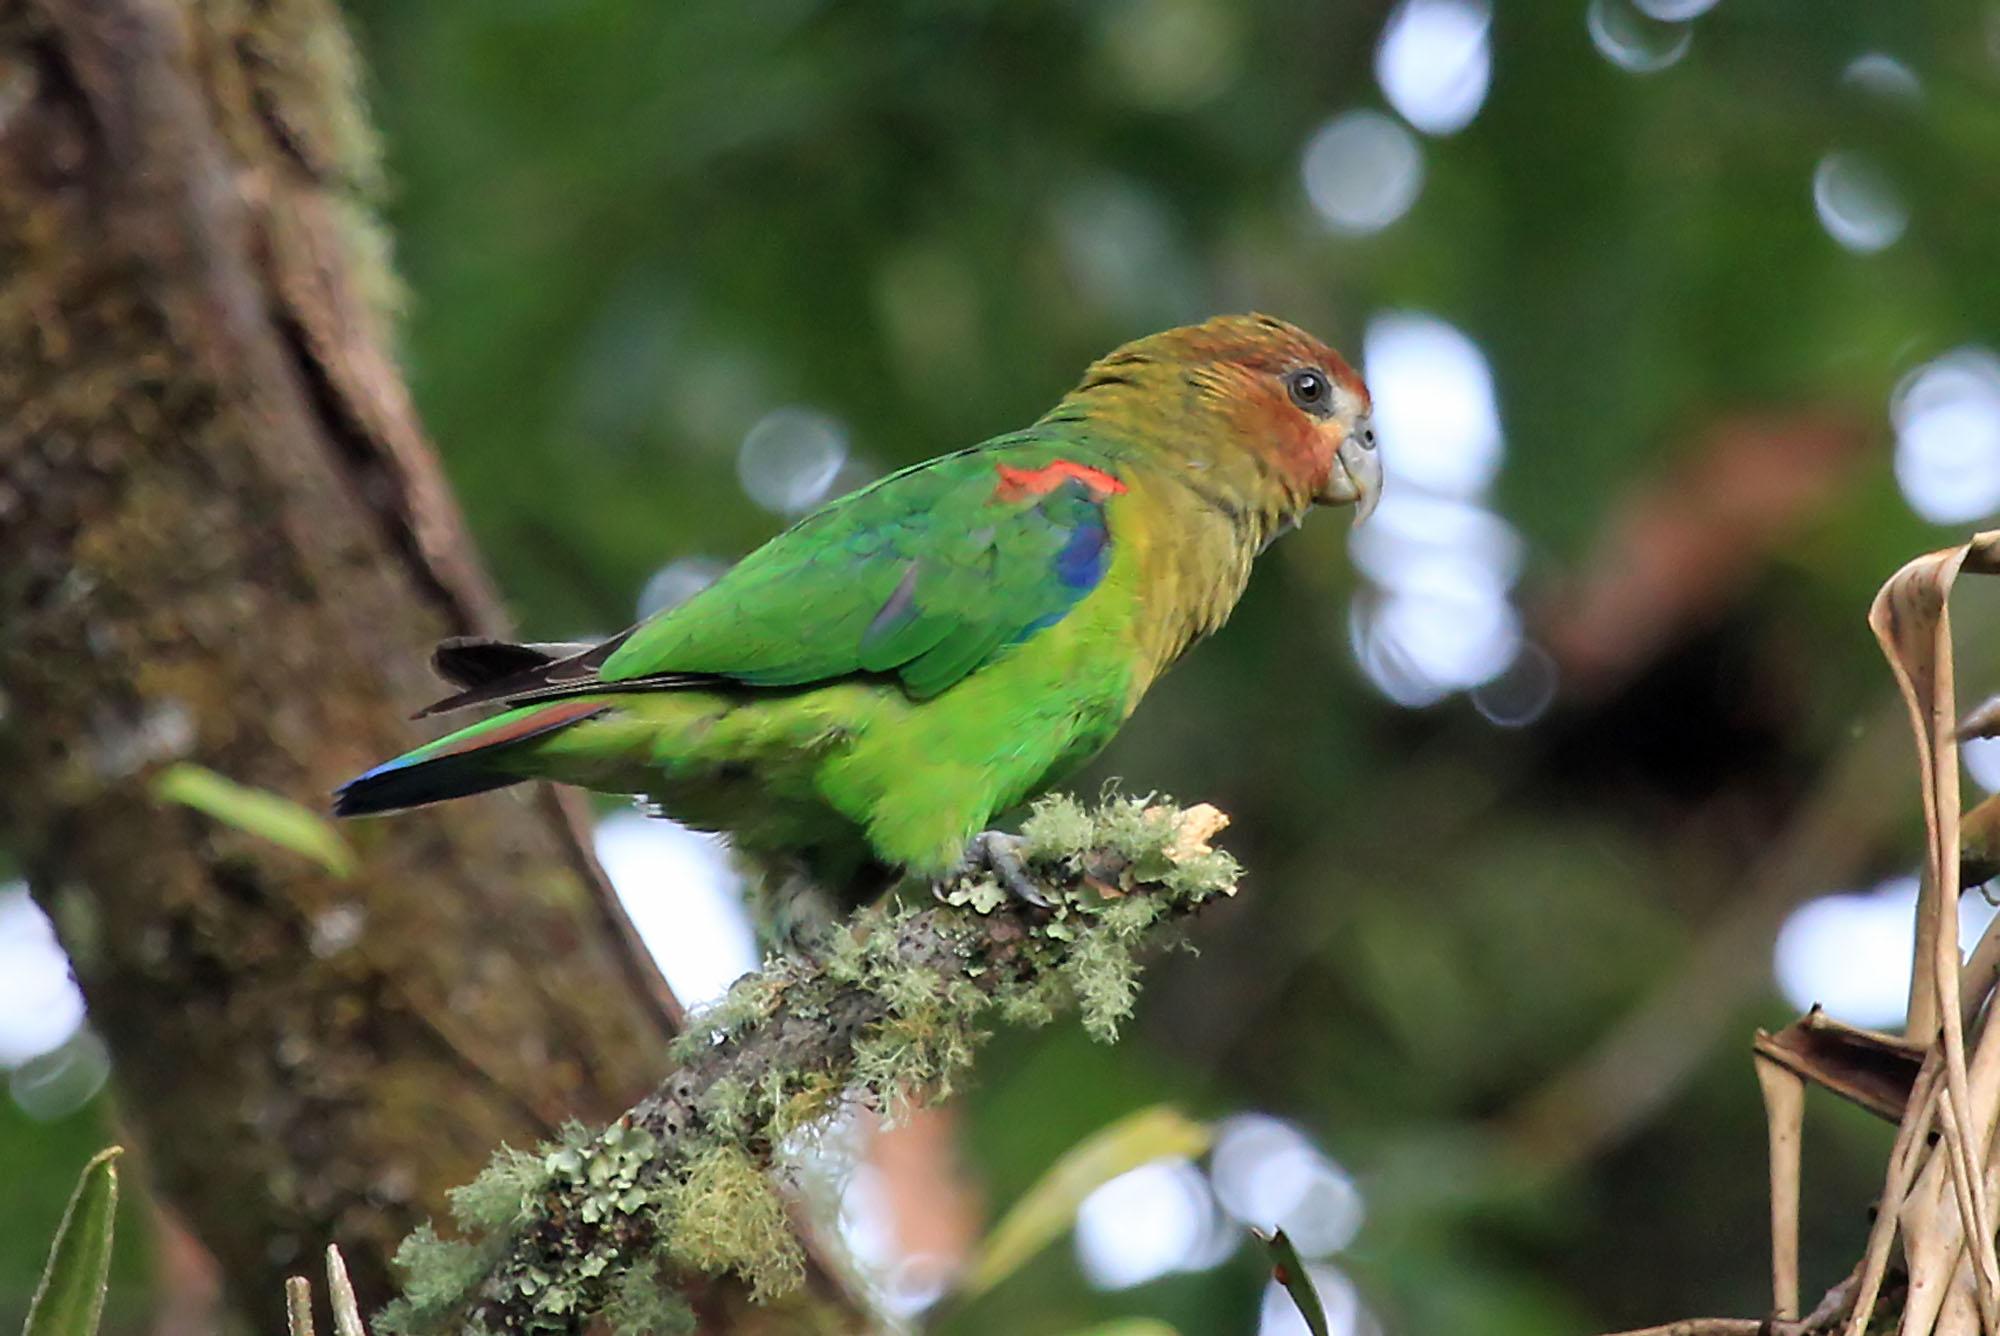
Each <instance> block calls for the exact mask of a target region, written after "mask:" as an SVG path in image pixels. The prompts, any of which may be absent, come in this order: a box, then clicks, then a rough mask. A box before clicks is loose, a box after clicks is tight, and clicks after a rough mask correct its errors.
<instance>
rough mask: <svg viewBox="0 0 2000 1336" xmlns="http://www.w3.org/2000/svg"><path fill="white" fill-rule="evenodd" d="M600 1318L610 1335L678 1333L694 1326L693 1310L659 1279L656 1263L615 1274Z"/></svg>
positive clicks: (672, 1334)
mask: <svg viewBox="0 0 2000 1336" xmlns="http://www.w3.org/2000/svg"><path fill="white" fill-rule="evenodd" d="M604 1318H605V1320H606V1321H607V1322H609V1323H610V1324H611V1331H612V1336H678V1334H679V1333H683V1332H691V1331H693V1330H694V1329H695V1317H694V1311H693V1310H692V1309H690V1308H689V1307H688V1306H687V1304H686V1303H684V1302H682V1300H681V1297H680V1296H679V1295H677V1294H675V1293H674V1292H673V1290H672V1289H670V1288H669V1287H668V1286H667V1285H666V1284H665V1283H664V1282H663V1281H662V1280H661V1279H660V1272H659V1268H658V1267H657V1266H635V1267H633V1268H632V1269H631V1270H629V1271H627V1272H626V1273H625V1274H624V1275H623V1276H621V1277H619V1279H618V1283H617V1284H616V1285H614V1286H613V1287H612V1290H611V1297H610V1298H609V1299H608V1300H606V1301H605V1304H604Z"/></svg>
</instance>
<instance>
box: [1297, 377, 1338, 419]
mask: <svg viewBox="0 0 2000 1336" xmlns="http://www.w3.org/2000/svg"><path fill="white" fill-rule="evenodd" d="M1285 389H1286V390H1288V391H1290V393H1291V396H1292V402H1293V403H1295V404H1297V405H1298V406H1299V407H1300V408H1302V409H1304V410H1305V411H1306V412H1308V413H1311V414H1312V415H1313V416H1314V417H1326V416H1327V415H1328V414H1330V413H1331V412H1332V411H1333V386H1332V385H1331V384H1330V383H1328V381H1327V378H1326V376H1325V375H1324V374H1323V373H1321V372H1318V371H1313V370H1310V369H1308V370H1305V371H1294V372H1292V373H1291V374H1290V375H1289V376H1286V377H1285Z"/></svg>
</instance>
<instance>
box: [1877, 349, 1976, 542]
mask: <svg viewBox="0 0 2000 1336" xmlns="http://www.w3.org/2000/svg"><path fill="white" fill-rule="evenodd" d="M1889 420H1890V422H1892V423H1893V424H1894V425H1895V428H1896V482H1897V484H1898V485H1899V486H1901V488H1902V489H1903V496H1904V497H1905V498H1906V499H1907V500H1908V501H1909V503H1910V505H1911V507H1912V508H1913V509H1914V510H1915V511H1916V512H1917V513H1918V514H1919V515H1922V516H1923V517H1924V518H1925V519H1927V520H1929V521H1931V522H1932V523H1933V524H1963V523H1966V522H1968V521H1971V520H1978V519H1984V518H1985V517H1987V516H1989V515H1992V514H1993V513H1994V512H1995V511H2000V357H1996V356H1995V355H1994V353H1993V351H1992V350H1991V349H1989V348H1980V347H1964V348H1955V349H1953V350H1952V351H1950V352H1948V353H1945V354H1944V355H1943V356H1941V357H1938V358H1936V359H1934V360H1933V361H1930V362H1927V363H1925V364H1924V365H1923V366H1920V367H1918V368H1917V369H1916V370H1915V371H1912V372H1911V373H1910V374H1909V375H1907V376H1905V377H1904V378H1903V380H1902V383H1901V384H1899V385H1898V386H1897V387H1896V390H1895V393H1894V394H1893V395H1892V396H1891V397H1890V401H1889Z"/></svg>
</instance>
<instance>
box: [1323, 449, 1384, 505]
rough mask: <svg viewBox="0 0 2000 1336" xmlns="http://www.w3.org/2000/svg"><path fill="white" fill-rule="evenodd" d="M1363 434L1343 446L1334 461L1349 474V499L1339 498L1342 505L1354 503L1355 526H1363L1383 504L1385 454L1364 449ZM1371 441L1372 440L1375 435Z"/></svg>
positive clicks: (1347, 497)
mask: <svg viewBox="0 0 2000 1336" xmlns="http://www.w3.org/2000/svg"><path fill="white" fill-rule="evenodd" d="M1360 435H1361V434H1360V433H1359V432H1356V433H1355V435H1353V436H1350V437H1348V438H1347V440H1345V441H1344V442H1342V443H1341V447H1340V450H1339V453H1337V454H1336V455H1335V456H1334V458H1335V459H1336V460H1338V461H1339V464H1340V467H1341V469H1342V470H1343V471H1345V472H1346V474H1347V483H1348V490H1349V491H1351V492H1352V495H1350V496H1338V495H1336V499H1338V500H1341V501H1352V502H1353V503H1354V522H1355V523H1356V524H1360V523H1361V522H1362V521H1364V520H1366V519H1367V518H1368V517H1369V516H1370V515H1372V514H1374V513H1375V507H1376V505H1378V504H1379V503H1380V502H1381V500H1382V452H1381V451H1379V450H1375V449H1372V448H1370V447H1368V446H1364V445H1363V444H1362V443H1361V439H1360ZM1370 439H1371V440H1372V439H1373V436H1372V433H1371V435H1370Z"/></svg>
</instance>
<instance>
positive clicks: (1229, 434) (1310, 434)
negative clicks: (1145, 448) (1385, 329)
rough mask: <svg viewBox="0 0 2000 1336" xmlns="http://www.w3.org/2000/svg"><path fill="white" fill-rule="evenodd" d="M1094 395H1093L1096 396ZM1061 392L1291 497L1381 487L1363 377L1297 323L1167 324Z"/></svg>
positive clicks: (1360, 500) (1373, 497)
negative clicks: (1073, 388)
mask: <svg viewBox="0 0 2000 1336" xmlns="http://www.w3.org/2000/svg"><path fill="white" fill-rule="evenodd" d="M1093 400H1095V401H1096V402H1093ZM1065 403H1066V404H1082V405H1088V406H1089V407H1091V408H1093V409H1097V408H1098V407H1099V405H1101V406H1102V411H1103V412H1104V414H1105V415H1106V416H1107V417H1109V418H1113V419H1119V418H1122V419H1125V420H1127V421H1131V422H1133V425H1135V426H1138V425H1143V426H1144V427H1145V428H1146V429H1147V430H1146V431H1145V433H1144V434H1145V436H1146V437H1147V438H1148V439H1149V440H1151V441H1152V442H1154V443H1155V448H1157V449H1159V450H1161V451H1163V452H1181V453H1187V452H1189V451H1190V449H1192V451H1193V452H1194V453H1192V454H1188V457H1187V458H1186V459H1185V460H1184V463H1185V464H1186V466H1188V467H1192V468H1197V469H1204V468H1206V469H1214V470H1216V471H1217V472H1218V473H1220V474H1223V475H1236V476H1242V477H1247V478H1250V479H1254V480H1255V481H1256V484H1258V485H1268V486H1274V487H1276V488H1277V489H1278V490H1279V491H1280V492H1282V493H1283V494H1284V497H1285V499H1286V501H1287V502H1288V503H1289V504H1290V505H1291V506H1292V507H1294V508H1296V509H1299V510H1303V509H1305V508H1306V507H1307V506H1309V505H1313V504H1319V505H1337V506H1345V505H1351V506H1353V507H1354V518H1355V523H1357V524H1358V523H1360V522H1361V521H1362V520H1365V519H1367V518H1368V516H1369V513H1370V512H1372V511H1373V510H1374V509H1375V505H1376V502H1377V501H1379V500H1380V499H1381V495H1382V458H1381V456H1380V455H1379V454H1378V453H1377V452H1376V449H1375V424H1374V420H1373V418H1372V416H1371V413H1370V402H1369V398H1368V387H1367V386H1366V385H1364V384H1362V383H1361V377H1360V376H1359V375H1357V374H1356V373H1355V371H1354V368H1353V367H1351V366H1349V365H1348V364H1347V361H1346V359H1345V358H1343V357H1341V355H1340V354H1339V353H1337V352H1335V351H1334V350H1333V349H1331V348H1329V347H1327V346H1326V345H1325V344H1324V343H1321V342H1320V341H1319V340H1318V339H1316V338H1314V337H1313V336H1312V335H1310V334H1308V333H1306V332H1305V331H1304V330H1302V329H1300V328H1299V327H1298V326H1296V325H1292V324H1288V323H1286V322H1285V321H1283V320H1278V319H1275V318H1273V317H1271V316H1268V315H1226V316H1217V317H1215V318H1214V319H1212V320H1206V321H1203V322H1202V323H1201V324H1199V325H1186V326H1183V327H1181V328H1179V329H1169V330H1165V331H1163V332H1161V333H1158V334H1153V335H1149V336H1147V337H1146V338H1143V339H1138V340H1135V341H1133V342H1131V343H1128V344H1126V345H1125V346H1124V347H1122V348H1119V349H1117V350H1116V351H1114V352H1112V353H1110V354H1109V355H1108V356H1105V357H1103V358H1101V359H1099V360H1098V361H1097V362H1096V363H1095V364H1094V365H1092V367H1091V368H1090V370H1089V372H1088V373H1086V374H1085V376H1084V379H1083V383H1082V384H1081V385H1080V386H1079V387H1078V388H1077V390H1076V391H1075V392H1074V393H1072V394H1071V395H1070V397H1069V399H1067V400H1065Z"/></svg>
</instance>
